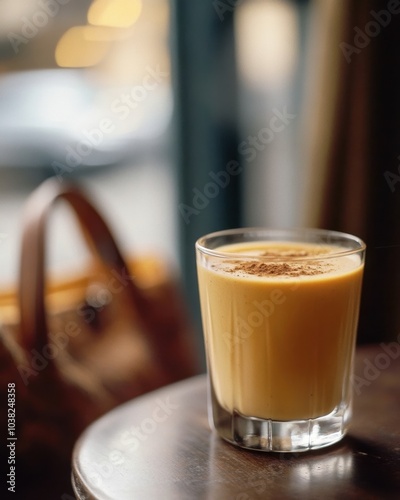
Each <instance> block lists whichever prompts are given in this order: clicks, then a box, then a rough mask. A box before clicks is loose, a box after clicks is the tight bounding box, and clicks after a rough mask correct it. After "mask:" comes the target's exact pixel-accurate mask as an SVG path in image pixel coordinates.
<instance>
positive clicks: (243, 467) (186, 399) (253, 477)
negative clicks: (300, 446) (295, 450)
mask: <svg viewBox="0 0 400 500" xmlns="http://www.w3.org/2000/svg"><path fill="white" fill-rule="evenodd" d="M389 348H391V349H392V350H391V351H390V350H389ZM355 375H356V376H355V378H354V417H353V422H352V426H351V431H350V433H349V434H348V436H347V437H345V438H344V440H342V441H341V442H340V443H339V444H337V445H334V446H333V447H330V448H325V449H323V450H319V451H313V452H306V453H301V454H286V453H280V454H273V453H265V452H252V451H247V450H242V449H239V448H236V447H234V446H233V445H230V444H228V443H226V442H224V441H222V440H221V439H219V438H218V437H217V435H216V434H215V433H214V432H213V431H211V430H210V427H209V424H208V419H207V398H206V392H207V390H206V377H205V376H204V375H201V376H198V377H195V378H192V379H188V380H185V381H183V382H180V383H177V384H174V385H171V386H168V387H165V388H163V389H160V390H158V391H156V392H153V393H151V394H148V395H146V396H142V397H141V398H138V399H136V400H134V401H132V402H129V403H127V404H125V405H122V406H120V407H119V408H117V409H116V410H114V411H112V412H110V413H109V414H107V415H106V416H104V417H103V418H101V419H100V420H98V421H97V422H95V423H94V424H92V425H91V426H90V427H89V428H88V430H87V431H86V432H85V433H84V434H83V435H82V437H81V439H80V440H79V442H78V443H77V445H76V447H75V452H74V457H73V485H74V489H75V492H76V495H77V497H78V498H85V499H86V498H98V499H117V500H124V499H129V500H132V499H139V500H152V499H154V500H160V499H162V500H170V499H171V500H172V499H174V500H175V499H178V500H180V499H187V500H193V499H207V500H214V499H215V500H224V499H234V500H250V499H270V498H271V499H279V500H280V499H323V500H327V499H353V498H354V499H357V500H358V499H363V500H368V499H379V500H383V499H392V498H393V499H400V344H398V343H397V342H396V343H393V344H391V345H389V344H385V345H384V346H383V345H380V346H369V347H363V348H359V349H358V351H357V358H356V370H355Z"/></svg>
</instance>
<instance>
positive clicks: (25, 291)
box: [19, 178, 162, 364]
mask: <svg viewBox="0 0 400 500" xmlns="http://www.w3.org/2000/svg"><path fill="white" fill-rule="evenodd" d="M60 199H63V200H65V201H66V202H68V204H69V205H70V207H71V208H72V209H73V210H74V212H75V214H76V215H77V217H78V220H79V222H80V225H81V227H82V228H83V229H84V230H85V236H88V238H89V241H90V243H91V244H92V246H93V248H94V250H95V252H96V253H97V255H98V257H100V260H101V261H102V263H103V264H104V265H105V266H106V268H107V269H108V270H117V272H119V273H120V272H125V270H126V272H127V273H128V267H127V265H126V263H125V261H124V258H123V257H122V254H121V252H120V250H119V248H118V246H117V244H116V242H115V239H114V237H113V235H112V233H111V231H110V229H109V228H108V226H107V224H106V223H105V221H104V219H103V218H102V217H101V216H100V214H99V213H98V211H97V210H96V209H95V208H94V206H93V205H92V203H91V202H90V201H89V200H88V198H87V197H86V194H84V193H83V192H82V191H81V190H80V189H78V188H77V187H76V186H74V185H72V184H67V183H65V182H63V183H60V182H59V181H57V180H56V179H55V178H50V179H48V180H46V181H44V182H43V183H42V184H41V185H40V186H39V187H38V188H37V189H36V190H35V191H34V192H33V193H32V195H31V196H30V197H29V198H28V201H27V203H26V207H25V212H24V216H23V220H22V227H23V231H22V253H21V262H20V276H19V305H20V314H21V318H20V325H21V326H20V327H21V337H22V343H23V346H24V347H25V349H26V350H27V351H28V352H29V353H30V352H31V350H32V349H34V348H36V349H38V350H41V349H42V348H43V347H44V346H45V345H46V343H47V342H48V325H47V319H46V308H45V260H46V258H45V240H46V239H45V236H46V226H47V220H48V217H49V215H50V212H51V210H52V208H53V205H54V204H55V203H56V202H58V200H60ZM127 275H128V276H129V274H127ZM121 293H124V294H125V296H126V298H127V300H128V301H129V302H130V303H131V304H133V306H134V310H135V311H136V312H137V313H138V317H137V318H136V321H139V322H141V323H142V325H141V326H142V327H143V328H144V331H146V333H148V334H149V338H148V340H149V342H150V344H152V348H153V350H154V352H155V353H157V352H158V354H159V356H158V357H160V358H161V359H160V361H162V353H161V352H160V351H161V350H162V346H161V345H159V344H160V342H161V343H162V339H161V338H159V337H158V338H157V337H156V334H157V332H156V331H155V328H154V325H153V324H152V318H151V313H150V310H149V302H148V300H147V298H146V297H145V296H144V295H143V294H142V292H141V290H140V289H139V288H138V287H137V285H136V284H135V283H134V281H133V279H129V280H126V286H125V287H123V290H122V291H121ZM161 364H162V363H161Z"/></svg>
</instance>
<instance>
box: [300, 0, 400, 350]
mask: <svg viewBox="0 0 400 500" xmlns="http://www.w3.org/2000/svg"><path fill="white" fill-rule="evenodd" d="M315 7H316V9H315V11H316V16H315V25H316V26H317V27H318V28H317V29H316V30H314V31H313V33H312V36H311V49H310V57H311V58H313V59H312V61H313V62H312V67H314V68H316V70H315V74H312V73H311V74H312V76H313V78H314V79H313V80H312V82H311V83H310V85H309V90H310V97H309V98H308V99H307V100H306V103H307V105H306V108H305V112H304V114H305V115H307V110H308V112H309V117H308V127H307V133H308V136H307V137H306V139H305V141H306V142H305V144H306V145H305V161H306V172H307V173H306V176H305V177H306V179H307V181H306V183H305V187H304V193H305V198H306V200H308V201H307V211H306V213H305V221H306V223H307V224H308V225H315V226H319V227H324V228H329V229H335V230H339V231H345V232H350V233H352V234H355V235H357V236H359V237H361V238H362V239H364V241H365V242H366V244H367V257H366V266H365V275H364V283H363V292H362V302H361V311H360V323H359V337H358V338H359V343H367V342H382V341H389V340H394V339H397V338H398V334H399V331H400V314H399V313H400V307H399V299H400V265H399V264H400V156H399V155H400V140H399V139H400V96H399V95H400V1H398V0H389V1H387V0H386V1H385V2H382V1H378V0H364V1H363V2H360V1H357V0H325V1H323V2H316V6H315ZM313 46H314V47H317V48H318V49H317V50H314V51H313V49H312V47H313Z"/></svg>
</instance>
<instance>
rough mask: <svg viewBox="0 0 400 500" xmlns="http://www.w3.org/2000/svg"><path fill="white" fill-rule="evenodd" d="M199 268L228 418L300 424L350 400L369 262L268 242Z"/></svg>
mask: <svg viewBox="0 0 400 500" xmlns="http://www.w3.org/2000/svg"><path fill="white" fill-rule="evenodd" d="M213 252H215V253H220V254H225V256H221V255H219V256H213V255H210V256H207V258H204V259H202V260H200V261H198V279H199V290H200V300H201V310H202V318H203V327H204V335H205V342H206V350H207V357H208V368H209V374H210V377H211V383H212V386H213V391H214V394H215V398H216V399H217V401H218V404H219V405H220V406H221V407H222V408H223V409H224V410H226V411H227V412H228V413H238V414H240V415H244V416H249V417H256V418H259V419H270V420H274V421H291V420H304V419H312V418H315V417H320V416H324V415H328V414H330V413H331V412H333V411H334V410H335V408H336V409H337V408H338V407H339V406H340V405H341V404H343V402H345V404H347V403H348V402H349V401H350V372H351V369H352V356H353V350H354V344H355V336H356V327H357V320H358V310H359V301H360V289H361V281H362V272H363V262H362V257H361V256H360V255H359V254H357V253H354V252H353V253H351V252H348V251H346V248H343V247H340V246H336V245H326V244H313V243H293V242H284V241H283V242H268V241H265V242H262V241H257V242H253V243H251V242H250V243H238V244H230V245H225V246H221V247H216V248H213Z"/></svg>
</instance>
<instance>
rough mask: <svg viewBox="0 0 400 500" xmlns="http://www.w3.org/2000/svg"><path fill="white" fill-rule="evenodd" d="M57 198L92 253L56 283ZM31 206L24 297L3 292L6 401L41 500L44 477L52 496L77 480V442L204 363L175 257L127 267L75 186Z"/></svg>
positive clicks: (45, 190)
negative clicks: (49, 268) (73, 471)
mask: <svg viewBox="0 0 400 500" xmlns="http://www.w3.org/2000/svg"><path fill="white" fill-rule="evenodd" d="M60 200H63V201H64V202H67V204H68V205H69V206H70V207H71V208H72V209H73V212H74V213H75V215H76V217H77V221H78V224H79V226H80V228H81V229H82V234H83V237H84V239H85V240H86V242H87V243H88V245H89V247H90V248H91V255H92V256H93V258H92V262H91V263H90V265H89V266H88V268H87V272H85V274H84V275H78V276H69V277H68V278H67V279H61V280H60V279H59V280H58V281H57V280H56V281H55V280H50V279H46V276H45V275H46V273H45V268H46V259H45V246H46V245H45V243H46V229H47V228H48V225H49V223H48V219H49V216H50V215H51V213H52V212H53V210H54V208H55V205H56V204H57V202H58V201H60ZM25 208H26V209H25V211H24V217H23V221H22V224H23V228H22V229H23V230H22V248H21V261H20V276H19V285H18V291H17V293H12V292H9V293H3V294H1V295H0V363H1V364H0V367H1V368H0V373H1V375H0V393H1V394H0V397H1V401H2V402H6V401H7V398H8V396H9V394H10V392H11V393H13V392H14V394H15V407H14V408H15V413H14V412H11V413H13V416H14V417H15V422H16V426H15V436H16V437H17V441H15V443H16V461H17V470H18V474H19V476H20V478H19V479H20V483H21V482H24V484H25V486H26V485H28V486H26V487H27V488H28V491H29V495H30V496H29V498H34V494H33V492H34V491H35V490H34V486H33V485H34V484H35V483H36V484H37V483H38V482H40V478H41V481H42V483H41V484H42V487H44V485H45V488H46V496H47V493H49V494H50V496H49V497H48V498H52V493H51V492H52V491H54V492H55V491H57V494H59V493H60V488H61V490H62V488H65V487H66V486H65V485H67V484H69V477H70V460H71V451H72V447H73V444H74V442H75V440H76V439H77V437H78V436H79V434H80V433H81V432H82V431H83V429H84V428H85V427H86V426H87V425H88V424H89V423H91V422H92V421H93V420H94V419H96V418H98V417H99V416H101V415H102V414H104V413H105V412H107V411H108V410H110V409H112V408H114V407H115V406H116V405H118V404H121V403H123V402H125V401H127V400H129V399H131V398H134V397H136V396H139V395H141V394H143V393H145V392H148V391H151V390H153V389H156V388H158V387H161V386H163V385H165V384H169V383H171V382H175V381H178V380H181V379H183V378H186V377H189V376H191V375H194V374H195V373H197V371H198V364H197V356H196V351H195V347H194V336H193V331H192V327H191V324H190V320H189V317H188V314H187V311H186V308H185V304H184V302H183V299H182V295H181V291H180V289H179V285H178V283H177V282H176V279H175V277H174V276H173V275H171V273H170V271H169V266H168V264H167V263H166V262H164V261H163V260H162V259H160V258H154V257H150V256H146V257H140V258H139V257H136V258H130V259H129V261H126V260H125V259H124V257H123V256H122V254H121V252H120V250H119V248H118V246H117V244H116V242H115V239H114V237H113V236H112V234H111V231H110V229H109V228H108V226H107V224H106V223H105V221H104V219H103V218H102V217H101V216H100V214H99V212H98V211H97V210H96V208H95V207H94V205H93V203H91V202H90V201H89V198H88V196H87V194H85V193H84V192H83V191H82V190H81V189H80V188H78V187H76V186H74V185H71V184H69V185H67V184H66V183H60V182H58V181H57V180H56V179H49V180H47V181H45V182H44V183H43V184H42V185H41V186H39V187H38V188H37V189H36V190H35V191H34V192H33V193H32V195H31V196H30V197H29V199H28V200H27V202H26V207H25ZM13 388H14V390H13ZM11 399H12V394H11ZM2 413H3V415H2V424H1V431H2V433H1V435H2V436H8V432H9V431H10V427H9V425H8V424H9V422H10V421H7V420H6V419H5V418H3V417H5V416H6V414H5V412H2ZM12 427H13V426H12ZM9 437H10V436H9ZM10 442H12V441H10ZM4 448H5V447H4V446H3V449H4ZM43 471H45V472H44V476H43ZM22 476H23V477H22ZM52 485H53V486H54V490H52ZM62 485H64V486H62ZM21 486H22V485H21V484H19V487H20V488H21ZM64 491H65V489H64ZM41 494H42V493H38V498H40V495H41ZM41 498H45V497H43V496H42V497H41ZM54 498H56V497H55V496H54ZM58 498H60V497H58Z"/></svg>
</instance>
